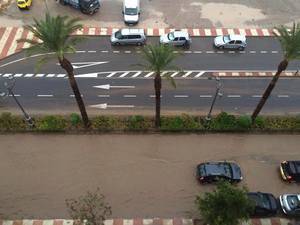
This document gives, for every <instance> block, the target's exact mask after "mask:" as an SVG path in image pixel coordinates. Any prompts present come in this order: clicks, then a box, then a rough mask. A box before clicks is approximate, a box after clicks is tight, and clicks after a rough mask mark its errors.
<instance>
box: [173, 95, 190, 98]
mask: <svg viewBox="0 0 300 225" xmlns="http://www.w3.org/2000/svg"><path fill="white" fill-rule="evenodd" d="M188 97H189V96H188V95H174V98H188Z"/></svg>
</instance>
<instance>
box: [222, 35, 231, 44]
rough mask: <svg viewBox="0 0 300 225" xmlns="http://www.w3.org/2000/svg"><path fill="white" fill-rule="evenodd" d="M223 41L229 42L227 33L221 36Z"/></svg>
mask: <svg viewBox="0 0 300 225" xmlns="http://www.w3.org/2000/svg"><path fill="white" fill-rule="evenodd" d="M223 41H224V43H227V42H229V41H230V36H229V35H225V36H223Z"/></svg>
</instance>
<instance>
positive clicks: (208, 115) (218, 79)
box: [205, 77, 221, 121]
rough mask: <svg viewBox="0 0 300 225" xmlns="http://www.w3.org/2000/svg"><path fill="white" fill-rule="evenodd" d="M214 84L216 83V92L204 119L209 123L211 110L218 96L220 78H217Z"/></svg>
mask: <svg viewBox="0 0 300 225" xmlns="http://www.w3.org/2000/svg"><path fill="white" fill-rule="evenodd" d="M216 82H217V85H216V92H215V95H214V98H213V101H212V103H211V106H210V109H209V112H208V114H207V116H206V117H205V119H206V120H207V121H210V120H211V113H212V110H213V108H214V106H215V103H216V100H217V97H218V96H219V95H220V88H221V83H220V78H219V77H216Z"/></svg>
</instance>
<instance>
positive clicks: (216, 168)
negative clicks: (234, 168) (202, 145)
mask: <svg viewBox="0 0 300 225" xmlns="http://www.w3.org/2000/svg"><path fill="white" fill-rule="evenodd" d="M203 165H204V166H205V172H206V175H220V174H225V170H224V165H229V166H230V167H231V165H230V163H228V162H206V163H203Z"/></svg>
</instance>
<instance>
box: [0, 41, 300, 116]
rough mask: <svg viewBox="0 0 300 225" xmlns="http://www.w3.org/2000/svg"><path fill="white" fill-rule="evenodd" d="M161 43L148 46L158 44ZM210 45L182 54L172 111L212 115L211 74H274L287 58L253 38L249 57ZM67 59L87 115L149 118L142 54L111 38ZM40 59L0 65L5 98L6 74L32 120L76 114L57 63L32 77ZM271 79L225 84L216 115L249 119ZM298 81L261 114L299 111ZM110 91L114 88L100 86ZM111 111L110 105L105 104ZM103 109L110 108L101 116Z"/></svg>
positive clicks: (169, 101)
mask: <svg viewBox="0 0 300 225" xmlns="http://www.w3.org/2000/svg"><path fill="white" fill-rule="evenodd" d="M157 42H158V37H153V38H149V39H148V43H157ZM212 42H213V38H212V37H205V38H194V39H193V43H192V46H191V47H190V48H189V49H182V48H176V49H175V50H174V51H176V52H181V54H180V55H179V57H178V59H177V61H176V62H175V63H174V64H176V65H177V66H178V67H180V68H182V70H183V72H182V73H175V72H174V73H172V74H171V76H172V77H174V79H175V80H176V83H177V88H176V89H174V88H173V87H171V86H170V85H169V84H168V83H167V82H165V83H164V85H163V92H162V106H163V109H164V110H166V111H167V112H175V111H177V112H195V113H198V112H203V113H205V112H207V111H208V109H209V107H210V104H211V102H212V99H213V96H214V94H215V90H216V82H215V81H214V80H208V79H207V78H208V77H209V75H210V74H211V73H212V71H220V70H221V71H223V70H225V71H226V70H229V71H252V70H256V71H274V70H276V66H277V63H278V62H279V61H280V60H281V59H282V51H281V49H280V45H279V43H278V41H277V40H276V39H275V38H273V37H268V38H262V37H250V38H248V46H247V48H246V50H245V51H229V50H224V51H219V50H216V49H214V48H213V46H212ZM77 49H78V51H77V52H76V53H75V54H70V55H68V57H69V59H70V60H71V62H72V63H73V66H74V69H75V74H76V76H77V80H78V83H79V86H80V89H81V93H82V95H83V98H84V100H85V102H86V105H87V108H88V111H89V113H108V112H110V110H113V111H114V112H117V113H136V112H139V113H144V112H146V111H152V110H153V106H154V98H153V95H154V88H153V80H152V79H153V74H151V72H149V71H144V69H143V68H142V67H140V66H138V65H137V64H139V63H143V61H142V59H141V48H140V47H136V46H121V47H112V46H111V45H110V43H109V37H89V38H87V40H86V41H85V42H84V43H81V44H80V45H79V46H78V48H77ZM38 58H39V57H38V56H35V57H32V58H29V59H25V58H24V53H20V54H16V55H14V56H11V57H9V58H7V59H5V60H2V61H1V63H0V92H1V93H2V92H5V91H6V89H5V87H4V85H3V84H4V82H5V81H6V80H7V77H8V76H9V75H12V76H14V77H15V78H16V85H15V88H14V92H15V94H16V95H17V97H18V98H19V100H20V101H21V102H22V104H24V106H25V108H28V109H29V110H30V112H31V113H47V112H48V113H50V112H52V113H53V112H54V113H56V112H58V113H62V112H66V113H69V112H74V111H76V110H77V107H76V104H74V103H75V100H74V97H73V96H72V94H73V93H72V91H71V90H70V87H69V84H68V79H67V77H66V74H65V71H64V70H62V69H61V68H60V66H59V65H57V62H56V61H55V60H49V63H48V64H46V65H45V66H43V67H42V69H41V70H40V71H38V72H36V71H35V69H34V68H35V63H36V62H37V59H38ZM298 68H299V61H293V62H291V63H290V65H289V68H288V70H291V71H296V70H298ZM269 80H270V78H259V79H255V78H250V77H249V78H241V79H239V78H224V79H222V81H221V84H222V88H221V92H222V94H223V97H222V98H220V99H218V101H217V103H216V106H215V109H214V111H215V112H219V111H222V110H225V111H228V112H232V113H242V114H243V113H250V112H251V111H252V110H253V109H254V107H255V105H256V104H257V102H258V101H259V98H260V96H261V94H262V93H263V91H264V89H265V88H266V86H267V84H268V82H269ZM298 83H299V80H298V78H288V79H281V80H280V81H279V83H278V86H277V87H276V88H275V90H274V92H273V93H272V94H273V95H272V97H271V98H270V99H269V101H268V103H267V105H266V107H265V108H264V111H263V113H268V114H295V113H298V112H299V111H300V110H299V100H300V99H299V94H298V93H297V92H298V86H299V85H298ZM99 85H100V86H101V85H106V86H105V87H107V85H110V86H112V87H111V88H109V89H105V88H103V86H102V88H99V87H95V86H99ZM103 104H107V105H103ZM0 106H1V110H3V111H4V110H17V107H16V104H15V103H14V101H13V99H12V98H10V97H8V98H7V99H5V100H2V101H1V102H0ZM104 108H105V109H104Z"/></svg>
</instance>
